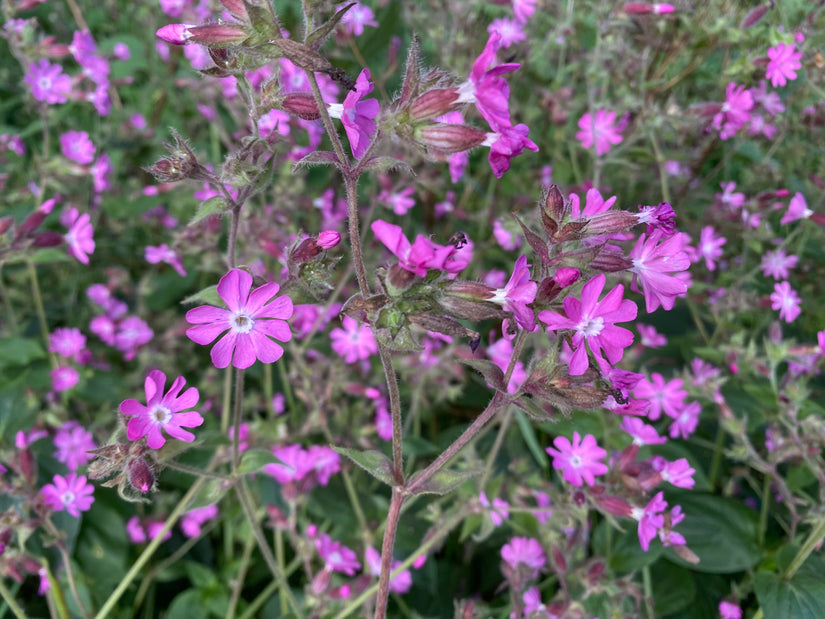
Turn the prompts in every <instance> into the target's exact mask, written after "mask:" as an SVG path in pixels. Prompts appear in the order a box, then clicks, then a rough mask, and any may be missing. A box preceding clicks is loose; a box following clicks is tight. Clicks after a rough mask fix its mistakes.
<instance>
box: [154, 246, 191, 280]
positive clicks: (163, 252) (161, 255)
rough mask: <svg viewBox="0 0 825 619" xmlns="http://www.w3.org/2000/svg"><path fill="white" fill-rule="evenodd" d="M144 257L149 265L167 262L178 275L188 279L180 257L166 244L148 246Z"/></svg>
mask: <svg viewBox="0 0 825 619" xmlns="http://www.w3.org/2000/svg"><path fill="white" fill-rule="evenodd" d="M144 257H145V258H146V262H148V263H149V264H157V263H158V262H165V263H166V264H168V265H169V266H171V267H172V268H173V269H175V271H177V272H178V275H180V276H181V277H186V269H184V268H183V263H182V262H181V259H180V256H179V255H178V254H177V252H176V251H175V250H174V249H172V248H171V247H169V246H168V245H167V244H166V243H163V244H162V245H158V246H157V247H153V246H152V245H147V246H146V249H145V250H144Z"/></svg>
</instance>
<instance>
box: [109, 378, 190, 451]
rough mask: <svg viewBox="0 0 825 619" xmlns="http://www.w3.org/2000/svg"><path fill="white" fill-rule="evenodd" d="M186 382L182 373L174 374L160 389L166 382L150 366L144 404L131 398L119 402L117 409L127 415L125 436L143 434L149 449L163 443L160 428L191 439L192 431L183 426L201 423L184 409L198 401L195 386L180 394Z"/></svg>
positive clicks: (162, 430) (180, 438)
mask: <svg viewBox="0 0 825 619" xmlns="http://www.w3.org/2000/svg"><path fill="white" fill-rule="evenodd" d="M185 384H186V379H185V378H183V376H178V377H177V378H176V379H175V381H174V382H173V383H172V386H171V387H169V391H167V392H166V393H165V394H164V393H163V388H164V387H165V386H166V374H164V373H163V372H161V371H160V370H152V371H151V372H149V376H147V377H146V381H145V382H144V389H145V390H146V405H145V406H144V405H143V404H141V403H140V402H138V401H137V400H135V399H134V398H130V399H128V400H124V401H123V402H121V403H120V412H121V413H123V414H124V415H128V416H131V417H132V418H131V419H130V420H129V423H128V424H127V425H126V438H128V439H129V440H130V441H136V440H138V439H139V438H141V437H144V436H145V437H146V444H147V445H149V447H150V448H152V449H160V448H161V447H163V445H164V443H166V438H165V437H164V436H163V433H162V432H166V434H168V435H169V436H171V437H173V438H176V439H178V440H180V441H184V442H187V443H191V442H192V441H194V440H195V435H194V434H192V433H191V432H188V431H187V430H184V429H183V428H196V427H197V426H199V425H201V424H202V423H203V417H201V415H200V413H198V412H197V411H187V410H186V409H188V408H192V407H193V406H195V405H196V404H197V403H198V398H199V394H198V390H197V389H196V388H195V387H189V389H187V390H186V391H184V392H183V395H180V391H181V389H183V386H184V385H185Z"/></svg>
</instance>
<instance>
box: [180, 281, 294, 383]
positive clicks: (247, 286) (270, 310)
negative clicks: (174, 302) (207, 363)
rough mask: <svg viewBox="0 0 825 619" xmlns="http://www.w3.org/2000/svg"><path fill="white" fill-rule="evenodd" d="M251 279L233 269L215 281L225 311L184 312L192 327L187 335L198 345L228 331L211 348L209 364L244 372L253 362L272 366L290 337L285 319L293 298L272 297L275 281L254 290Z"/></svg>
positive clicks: (198, 309) (207, 308) (200, 309)
mask: <svg viewBox="0 0 825 619" xmlns="http://www.w3.org/2000/svg"><path fill="white" fill-rule="evenodd" d="M251 289H252V276H251V275H250V274H249V273H247V272H246V271H242V270H241V269H232V270H231V271H229V273H227V274H226V275H224V276H223V277H222V278H221V280H220V281H219V282H218V294H219V295H220V297H221V299H223V300H224V302H225V303H226V306H227V308H228V309H221V308H218V307H212V306H210V305H202V306H200V307H196V308H194V309H191V310H189V311H188V312H186V320H187V321H188V322H190V323H192V324H194V325H195V326H194V327H190V328H189V329H188V330H187V331H186V336H187V337H188V338H189V339H190V340H192V341H194V342H197V343H198V344H203V345H206V344H211V343H212V342H213V341H214V340H215V338H216V337H218V336H219V335H220V334H221V333H224V332H227V333H226V334H225V335H224V336H223V337H222V338H221V339H220V340H219V341H218V343H217V344H215V346H214V347H213V348H212V353H211V356H212V363H214V364H215V367H217V368H225V367H227V366H228V365H229V364H230V363H231V364H232V365H233V366H234V367H236V368H239V369H245V368H248V367H249V366H251V365H252V364H253V363H255V361H256V360H259V361H261V362H262V363H274V362H275V361H277V360H278V359H280V358H281V357H282V356H283V354H284V349H283V347H281V345H280V344H277V343H276V342H275V341H273V338H274V339H275V340H278V341H279V342H288V341H289V340H290V339H291V338H292V332H291V331H290V330H289V325H287V323H286V320H287V319H288V318H290V317H291V316H292V299H290V298H289V297H286V296H283V297H276V298H274V299H273V297H275V295H276V294H278V290H280V286H278V284H276V283H275V282H270V283H268V284H264V285H263V286H260V287H258V288H256V289H255V290H253V291H252V292H251V293H250V290H251Z"/></svg>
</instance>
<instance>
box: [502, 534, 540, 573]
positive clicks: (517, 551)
mask: <svg viewBox="0 0 825 619" xmlns="http://www.w3.org/2000/svg"><path fill="white" fill-rule="evenodd" d="M501 558H502V559H503V560H504V561H505V562H506V563H507V564H508V565H509V566H510V567H512V568H513V569H514V570H516V569H518V566H519V564H522V565H526V566H527V567H529V568H530V570H531V571H532V576H531V578H535V577H536V576H538V573H539V570H540V569H541V568H543V567H544V564H545V563H546V562H547V557H545V555H544V549H543V548H542V547H541V544H540V543H539V542H538V541H537V540H535V539H533V538H531V537H514V538H513V539H511V540H510V542H509V543H507V544H504V546H502V547H501Z"/></svg>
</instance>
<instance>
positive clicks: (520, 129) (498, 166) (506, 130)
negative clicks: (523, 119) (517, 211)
mask: <svg viewBox="0 0 825 619" xmlns="http://www.w3.org/2000/svg"><path fill="white" fill-rule="evenodd" d="M528 133H530V129H529V128H528V127H527V125H525V124H518V125H516V126H515V127H509V126H499V127H498V128H497V130H496V131H494V132H493V133H488V134H487V139H486V140H485V141H484V143H483V144H482V146H489V147H490V156H489V157H488V158H487V160H488V161H489V163H490V168H491V169H492V170H493V174H494V175H495V177H496V178H501V177H502V176H504V173H505V172H506V171H507V170H509V169H510V159H512V158H513V157H517V156H519V155H520V154H521V153H523V152H524V149H525V148H526V149H528V150H532V151H533V152H534V153H536V152H538V150H539V147H538V146H536V144H535V143H534V142H533V141H532V140H530V138H528V137H527V134H528Z"/></svg>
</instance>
